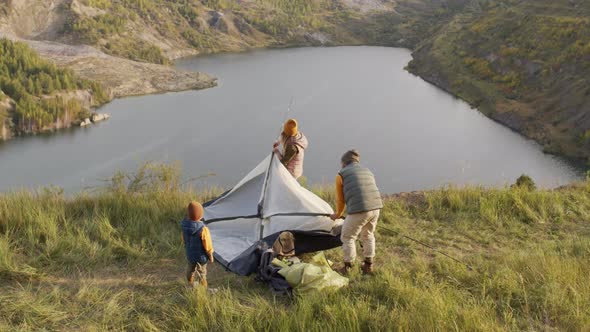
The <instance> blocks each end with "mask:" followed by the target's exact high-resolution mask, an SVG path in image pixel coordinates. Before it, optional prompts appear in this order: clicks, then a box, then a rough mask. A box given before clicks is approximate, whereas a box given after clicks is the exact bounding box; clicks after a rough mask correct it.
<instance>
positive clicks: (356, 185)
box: [331, 150, 383, 274]
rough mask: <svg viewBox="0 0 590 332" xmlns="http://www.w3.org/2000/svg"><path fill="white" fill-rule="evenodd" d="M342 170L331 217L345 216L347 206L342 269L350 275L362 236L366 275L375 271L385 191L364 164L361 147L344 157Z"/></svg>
mask: <svg viewBox="0 0 590 332" xmlns="http://www.w3.org/2000/svg"><path fill="white" fill-rule="evenodd" d="M341 161H342V169H341V170H340V172H338V175H337V176H336V213H334V214H333V215H332V216H331V218H332V220H336V219H338V218H340V217H342V214H343V213H344V208H345V206H346V214H347V216H346V219H345V220H344V224H343V225H342V233H341V235H340V239H341V240H342V251H343V252H344V267H342V268H341V269H340V270H338V272H340V273H342V274H347V273H348V272H349V271H350V269H351V268H352V266H353V263H354V261H355V259H356V243H355V242H356V240H357V238H359V237H360V240H361V243H362V245H363V257H364V259H365V261H364V263H363V265H362V266H361V270H362V272H363V274H372V273H373V260H374V257H375V228H376V227H377V220H378V219H379V212H380V211H381V209H382V208H383V202H382V200H381V194H380V193H379V188H377V184H376V182H375V176H374V175H373V173H372V172H371V171H370V170H369V169H368V168H365V167H362V166H361V165H360V164H359V162H360V155H359V152H358V151H357V150H349V151H347V152H346V153H345V154H344V155H343V156H342V159H341Z"/></svg>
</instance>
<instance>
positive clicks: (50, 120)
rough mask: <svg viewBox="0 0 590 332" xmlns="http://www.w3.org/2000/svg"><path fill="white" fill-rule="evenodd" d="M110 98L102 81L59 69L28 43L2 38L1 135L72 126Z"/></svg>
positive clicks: (0, 75) (0, 77)
mask: <svg viewBox="0 0 590 332" xmlns="http://www.w3.org/2000/svg"><path fill="white" fill-rule="evenodd" d="M107 100H108V96H107V94H106V93H105V91H104V90H103V89H102V87H101V86H100V84H98V83H96V82H91V81H88V80H84V79H80V78H79V77H77V76H76V75H74V74H73V73H72V71H70V70H68V69H59V68H57V67H56V66H55V65H54V64H52V63H50V62H48V61H46V60H43V59H41V58H40V57H39V56H38V55H37V54H36V53H35V52H33V51H32V50H31V49H30V48H29V47H28V46H27V45H26V44H23V43H19V42H12V41H9V40H7V39H0V138H1V137H3V138H6V137H7V136H9V135H11V134H12V133H26V132H37V131H42V130H44V129H52V128H60V127H68V126H70V124H71V123H72V122H74V121H76V120H78V119H80V118H81V117H83V116H86V115H87V114H88V111H89V110H88V108H89V106H92V105H97V104H101V103H104V102H106V101H107Z"/></svg>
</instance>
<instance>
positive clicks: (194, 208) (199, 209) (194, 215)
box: [188, 201, 203, 221]
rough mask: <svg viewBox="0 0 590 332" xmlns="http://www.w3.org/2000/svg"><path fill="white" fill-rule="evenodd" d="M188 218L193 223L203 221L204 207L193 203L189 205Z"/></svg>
mask: <svg viewBox="0 0 590 332" xmlns="http://www.w3.org/2000/svg"><path fill="white" fill-rule="evenodd" d="M188 218H189V219H190V220H193V221H199V220H201V219H203V206H202V205H201V203H199V202H196V201H192V202H190V204H189V205H188Z"/></svg>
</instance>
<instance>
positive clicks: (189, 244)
mask: <svg viewBox="0 0 590 332" xmlns="http://www.w3.org/2000/svg"><path fill="white" fill-rule="evenodd" d="M180 226H181V227H182V238H183V240H184V249H185V250H186V257H187V259H188V261H189V262H191V263H193V264H196V263H199V264H205V263H207V261H208V260H209V258H208V257H207V253H206V252H205V248H203V241H202V240H201V233H202V232H203V227H205V224H204V223H202V222H194V221H192V220H186V219H185V220H183V221H182V222H181V223H180Z"/></svg>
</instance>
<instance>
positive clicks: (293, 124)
mask: <svg viewBox="0 0 590 332" xmlns="http://www.w3.org/2000/svg"><path fill="white" fill-rule="evenodd" d="M283 135H285V136H295V135H297V120H295V119H289V120H287V122H285V126H284V127H283Z"/></svg>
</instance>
